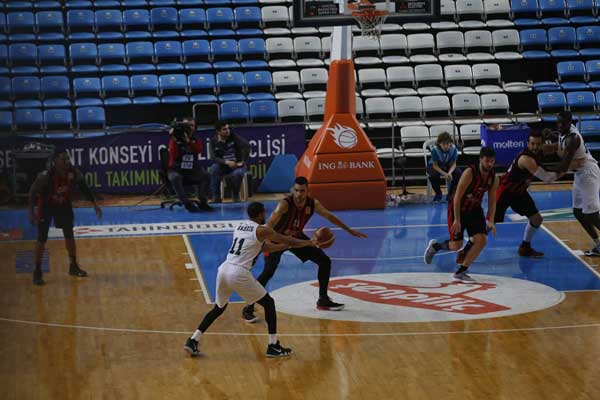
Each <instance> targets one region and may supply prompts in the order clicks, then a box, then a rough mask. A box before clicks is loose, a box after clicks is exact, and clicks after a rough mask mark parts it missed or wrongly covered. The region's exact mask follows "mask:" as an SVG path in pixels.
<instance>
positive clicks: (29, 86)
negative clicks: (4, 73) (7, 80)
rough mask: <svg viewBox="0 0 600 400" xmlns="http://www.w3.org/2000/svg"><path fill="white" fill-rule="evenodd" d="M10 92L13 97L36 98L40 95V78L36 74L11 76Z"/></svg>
mask: <svg viewBox="0 0 600 400" xmlns="http://www.w3.org/2000/svg"><path fill="white" fill-rule="evenodd" d="M12 94H13V98H15V99H37V98H38V97H39V96H40V79H39V78H38V77H36V76H17V77H14V78H12Z"/></svg>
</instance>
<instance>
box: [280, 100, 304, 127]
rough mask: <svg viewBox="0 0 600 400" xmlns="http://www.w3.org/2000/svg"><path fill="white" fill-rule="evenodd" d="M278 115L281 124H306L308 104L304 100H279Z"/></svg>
mask: <svg viewBox="0 0 600 400" xmlns="http://www.w3.org/2000/svg"><path fill="white" fill-rule="evenodd" d="M277 115H278V116H279V120H280V121H281V122H304V121H305V120H306V104H305V103H304V100H302V99H285V100H279V101H278V102H277Z"/></svg>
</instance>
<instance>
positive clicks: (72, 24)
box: [67, 10, 96, 41]
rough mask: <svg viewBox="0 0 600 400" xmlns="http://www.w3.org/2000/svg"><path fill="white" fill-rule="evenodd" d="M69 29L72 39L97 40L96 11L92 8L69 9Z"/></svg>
mask: <svg viewBox="0 0 600 400" xmlns="http://www.w3.org/2000/svg"><path fill="white" fill-rule="evenodd" d="M67 30H68V32H69V39H70V40H71V41H85V40H95V38H96V36H95V35H94V33H93V32H95V30H96V27H95V25H94V12H93V11H92V10H70V11H68V12H67Z"/></svg>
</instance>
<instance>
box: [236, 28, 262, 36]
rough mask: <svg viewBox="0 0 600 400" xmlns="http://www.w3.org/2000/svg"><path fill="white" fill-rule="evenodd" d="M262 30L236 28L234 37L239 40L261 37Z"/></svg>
mask: <svg viewBox="0 0 600 400" xmlns="http://www.w3.org/2000/svg"><path fill="white" fill-rule="evenodd" d="M262 34H263V30H262V29H260V28H238V29H237V30H236V31H235V35H236V36H237V37H239V38H243V37H256V36H262Z"/></svg>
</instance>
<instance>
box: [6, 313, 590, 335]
mask: <svg viewBox="0 0 600 400" xmlns="http://www.w3.org/2000/svg"><path fill="white" fill-rule="evenodd" d="M0 321H4V322H9V323H15V324H25V325H35V326H47V327H53V328H67V329H83V330H93V331H104V332H128V333H159V334H166V335H189V334H190V332H189V331H162V330H149V329H130V328H109V327H103V326H86V325H69V324H55V323H51V322H38V321H27V320H21V319H13V318H2V317H0ZM578 328H600V323H591V324H580V325H558V326H540V327H531V328H508V329H481V330H473V331H431V332H427V331H424V332H419V331H417V332H380V333H320V332H319V333H278V334H277V335H278V336H287V337H358V336H367V337H368V336H373V337H377V336H380V337H381V336H434V335H471V334H490V333H511V332H540V331H541V332H543V331H554V330H564V329H578ZM204 334H205V335H215V336H267V335H268V334H267V333H250V332H206V333H204Z"/></svg>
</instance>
